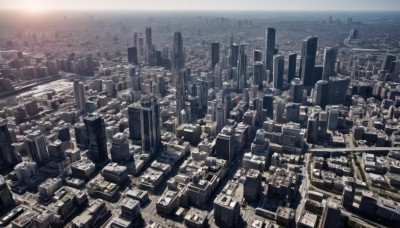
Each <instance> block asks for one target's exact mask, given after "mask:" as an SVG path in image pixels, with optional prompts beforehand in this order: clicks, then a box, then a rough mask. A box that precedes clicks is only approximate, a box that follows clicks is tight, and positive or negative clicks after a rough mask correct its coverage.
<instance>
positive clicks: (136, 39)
mask: <svg viewBox="0 0 400 228" xmlns="http://www.w3.org/2000/svg"><path fill="white" fill-rule="evenodd" d="M137 41H138V34H137V32H134V33H133V46H135V47H137V46H138V43H137Z"/></svg>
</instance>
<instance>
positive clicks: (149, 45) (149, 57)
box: [139, 26, 154, 66]
mask: <svg viewBox="0 0 400 228" xmlns="http://www.w3.org/2000/svg"><path fill="white" fill-rule="evenodd" d="M139 43H140V39H139ZM145 55H146V63H147V64H148V65H150V66H153V64H154V63H153V62H154V61H153V41H152V38H151V27H150V26H146V53H145Z"/></svg>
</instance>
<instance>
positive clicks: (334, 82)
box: [328, 76, 350, 105]
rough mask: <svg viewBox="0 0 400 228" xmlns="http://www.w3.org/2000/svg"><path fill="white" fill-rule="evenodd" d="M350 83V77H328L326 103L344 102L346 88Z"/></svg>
mask: <svg viewBox="0 0 400 228" xmlns="http://www.w3.org/2000/svg"><path fill="white" fill-rule="evenodd" d="M349 85H350V78H348V77H345V76H335V77H330V78H329V92H328V104H329V105H336V104H344V103H345V102H346V98H347V90H348V88H349Z"/></svg>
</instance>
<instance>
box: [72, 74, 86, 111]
mask: <svg viewBox="0 0 400 228" xmlns="http://www.w3.org/2000/svg"><path fill="white" fill-rule="evenodd" d="M74 97H75V102H76V108H77V109H78V110H79V112H85V111H86V96H85V88H84V86H83V83H82V82H79V81H78V80H75V81H74Z"/></svg>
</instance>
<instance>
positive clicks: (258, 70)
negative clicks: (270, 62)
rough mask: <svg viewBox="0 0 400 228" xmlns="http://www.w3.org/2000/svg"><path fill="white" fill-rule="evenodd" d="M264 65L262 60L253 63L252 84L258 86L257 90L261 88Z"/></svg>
mask: <svg viewBox="0 0 400 228" xmlns="http://www.w3.org/2000/svg"><path fill="white" fill-rule="evenodd" d="M263 78H264V66H263V63H262V62H255V63H253V84H254V85H257V86H258V89H259V90H262V89H263Z"/></svg>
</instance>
